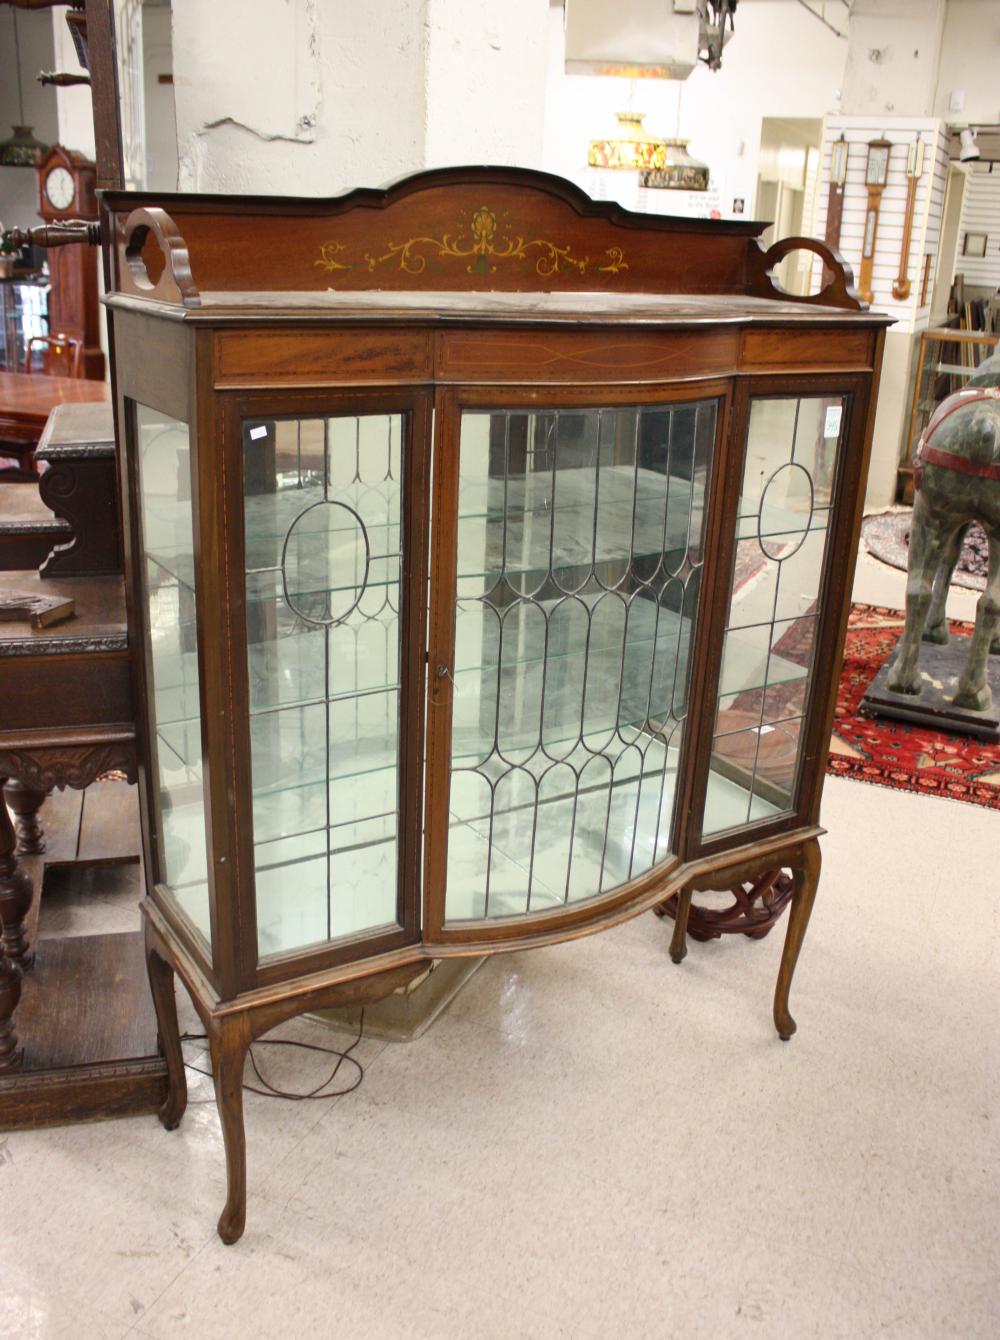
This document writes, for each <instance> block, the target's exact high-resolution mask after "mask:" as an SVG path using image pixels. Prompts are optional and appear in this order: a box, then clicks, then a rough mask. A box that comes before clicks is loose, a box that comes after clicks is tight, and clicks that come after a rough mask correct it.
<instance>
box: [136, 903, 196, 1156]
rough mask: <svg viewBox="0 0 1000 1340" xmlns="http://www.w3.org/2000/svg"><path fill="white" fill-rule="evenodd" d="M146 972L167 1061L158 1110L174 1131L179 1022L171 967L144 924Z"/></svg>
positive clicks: (179, 1104)
mask: <svg viewBox="0 0 1000 1340" xmlns="http://www.w3.org/2000/svg"><path fill="white" fill-rule="evenodd" d="M146 971H147V972H148V974H149V989H150V992H151V993H152V996H153V1008H154V1009H155V1010H156V1029H157V1032H158V1034H159V1038H160V1049H161V1050H162V1052H163V1055H164V1058H165V1059H166V1062H167V1082H168V1085H169V1088H168V1091H167V1096H166V1098H165V1099H164V1101H163V1104H162V1106H161V1107H160V1111H159V1113H158V1115H159V1118H160V1121H161V1122H162V1123H163V1125H164V1126H165V1127H166V1129H167V1130H168V1131H172V1130H175V1129H176V1128H177V1127H178V1126H179V1125H180V1121H181V1117H183V1115H184V1109H185V1108H186V1107H187V1078H186V1076H185V1074H184V1055H183V1053H182V1051H181V1033H180V1025H179V1024H178V1022H177V997H176V996H175V994H174V970H173V968H172V967H171V966H170V964H169V963H168V962H167V961H166V960H165V959H164V958H163V957H162V956H161V954H160V953H159V951H158V949H157V947H156V944H155V942H154V941H153V938H152V935H151V933H150V929H149V926H148V925H147V927H146Z"/></svg>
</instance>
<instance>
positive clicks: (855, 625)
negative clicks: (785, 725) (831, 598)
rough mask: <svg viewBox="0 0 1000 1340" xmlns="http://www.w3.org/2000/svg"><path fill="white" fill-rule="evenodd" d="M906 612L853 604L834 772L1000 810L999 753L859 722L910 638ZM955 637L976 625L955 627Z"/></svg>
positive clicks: (880, 722)
mask: <svg viewBox="0 0 1000 1340" xmlns="http://www.w3.org/2000/svg"><path fill="white" fill-rule="evenodd" d="M903 622H904V616H903V612H902V611H901V610H895V609H886V608H884V607H882V606H878V605H854V606H853V607H852V609H851V614H850V619H849V621H848V628H847V642H846V647H845V651H844V668H843V670H842V672H841V676H840V687H839V690H838V693H837V708H836V715H835V717H834V725H833V738H832V739H831V741H830V757H829V759H828V761H827V771H828V772H831V773H834V774H835V775H836V776H838V777H851V778H853V779H854V780H855V781H860V782H871V783H874V784H875V785H876V786H889V787H892V788H893V789H894V790H896V791H916V792H918V793H919V794H920V795H925V796H944V797H946V798H948V799H950V800H961V801H965V802H966V803H968V804H971V805H984V806H986V808H988V809H995V810H1000V746H997V745H991V744H985V743H984V742H983V741H981V740H975V739H973V738H972V737H971V736H969V735H954V734H949V733H946V732H942V731H934V730H929V729H927V728H926V727H924V726H911V725H907V724H906V723H904V722H901V721H889V720H887V719H886V718H883V717H863V716H859V715H858V705H859V704H860V702H861V699H862V697H863V695H864V692H865V689H867V687H868V685H869V684H870V683H871V681H872V680H873V679H874V678H875V675H876V674H877V673H878V671H879V669H880V668H881V666H882V665H883V664H884V662H885V661H886V660H887V659H888V657H889V656H890V655H891V654H892V652H893V650H894V648H895V646H896V642H897V641H898V639H899V637H900V634H901V633H902V631H903ZM948 626H949V628H950V630H951V632H952V634H953V635H955V636H959V637H961V636H965V637H968V636H969V634H970V633H971V632H972V625H971V624H968V623H960V622H958V621H957V620H949V623H948Z"/></svg>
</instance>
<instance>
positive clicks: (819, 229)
mask: <svg viewBox="0 0 1000 1340" xmlns="http://www.w3.org/2000/svg"><path fill="white" fill-rule="evenodd" d="M842 132H843V135H844V138H845V140H846V141H847V144H848V151H847V180H846V182H845V185H844V208H843V215H842V219H841V228H840V246H839V250H840V252H841V255H842V256H843V257H844V259H845V260H846V261H848V262H849V263H850V265H851V267H852V269H853V270H854V280H855V284H858V282H859V280H860V274H861V248H862V244H863V241H864V229H865V216H866V214H867V210H868V188H867V186H866V185H865V168H866V165H867V162H868V144H869V141H871V140H875V139H883V138H884V139H887V140H888V141H889V142H890V144H891V145H892V149H891V150H890V151H889V176H888V180H887V183H886V187H885V190H884V191H883V192H882V200H881V206H880V209H879V222H878V237H877V241H876V245H875V264H874V267H873V270H872V307H873V308H874V309H877V310H878V311H883V312H888V313H889V314H890V315H892V316H894V317H895V318H896V321H897V325H896V326H894V327H893V329H894V330H895V331H897V332H904V331H916V330H923V329H924V328H925V327H926V326H927V324H928V320H929V317H930V303H931V298H932V296H933V292H934V277H935V269H936V264H937V252H938V242H939V240H940V235H941V215H942V211H943V208H944V192H945V186H946V183H947V180H948V136H947V132H946V130H945V127H944V124H943V122H941V121H939V120H937V119H934V118H929V117H888V118H883V119H881V120H875V118H874V117H870V116H831V117H828V118H827V119H826V121H825V122H824V126H823V153H822V168H821V177H820V187H819V196H818V204H817V212H816V225H815V234H816V236H817V237H820V238H821V237H823V235H824V233H825V231H826V212H827V203H828V200H829V186H830V158H831V152H832V148H831V146H832V145H833V142H834V140H839V139H840V136H841V133H842ZM918 136H919V138H920V139H921V140H922V141H923V143H924V165H923V172H922V174H921V176H920V180H919V182H918V184H917V193H916V199H915V201H914V209H913V229H912V233H911V237H910V252H909V264H908V267H907V275H908V277H909V280H910V296H909V297H908V298H906V299H905V300H904V301H902V302H900V301H898V300H897V299H896V298H894V297H893V296H892V286H893V284H894V283H895V282H896V278H897V275H898V274H899V257H900V251H901V250H902V245H903V226H904V220H905V214H906V195H907V177H906V159H907V154H908V151H909V146H910V145H911V144H912V143H913V141H914V140H915V139H916V138H917V137H918ZM926 255H930V256H931V258H932V259H931V271H930V282H929V283H928V285H927V300H926V302H925V303H923V304H922V305H921V303H920V298H921V291H922V286H923V276H924V257H925V256H926ZM818 277H819V266H818V263H817V266H815V267H814V272H813V282H814V284H815V283H816V282H817V281H818Z"/></svg>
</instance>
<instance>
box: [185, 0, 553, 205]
mask: <svg viewBox="0 0 1000 1340" xmlns="http://www.w3.org/2000/svg"><path fill="white" fill-rule="evenodd" d="M173 15H174V20H173V48H174V49H173V63H174V95H175V101H176V109H177V135H178V155H179V179H180V185H181V188H182V189H184V190H191V191H233V192H260V193H266V194H278V195H335V194H337V193H339V192H341V191H345V190H348V189H350V188H351V187H354V186H378V185H381V184H382V183H384V182H386V181H388V180H391V179H393V178H395V177H398V176H401V175H403V174H404V173H407V172H414V171H416V170H418V169H420V168H422V167H426V166H433V165H439V164H445V163H461V162H499V163H522V164H527V165H529V166H532V165H534V166H540V164H541V159H542V126H543V121H544V117H543V107H544V101H545V68H546V24H547V17H548V11H547V7H546V0H506V3H504V4H503V5H497V4H495V3H485V0H481V3H478V4H475V3H470V0H364V3H358V4H354V5H345V4H340V3H333V2H332V0H280V2H279V0H246V3H245V4H244V5H243V6H242V8H241V11H240V25H239V40H238V42H234V39H233V10H232V7H231V6H230V5H223V4H219V5H211V6H207V5H205V4H203V3H199V0H174V4H173Z"/></svg>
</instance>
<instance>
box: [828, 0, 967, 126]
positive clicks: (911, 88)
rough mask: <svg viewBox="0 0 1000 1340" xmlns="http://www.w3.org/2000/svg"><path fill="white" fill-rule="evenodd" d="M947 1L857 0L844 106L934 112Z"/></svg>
mask: <svg viewBox="0 0 1000 1340" xmlns="http://www.w3.org/2000/svg"><path fill="white" fill-rule="evenodd" d="M945 6H946V0H855V4H854V8H853V10H852V12H851V27H850V48H849V52H848V58H847V65H846V68H845V70H844V89H843V99H842V102H841V110H842V111H843V112H845V113H848V114H850V115H852V116H864V115H867V114H876V115H890V116H891V115H896V116H930V115H931V114H932V112H933V110H934V92H935V89H936V87H937V72H938V52H939V50H940V46H941V37H942V33H943V31H944V24H945Z"/></svg>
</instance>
